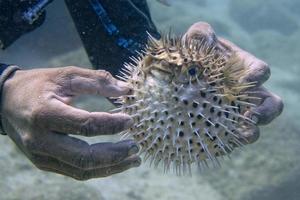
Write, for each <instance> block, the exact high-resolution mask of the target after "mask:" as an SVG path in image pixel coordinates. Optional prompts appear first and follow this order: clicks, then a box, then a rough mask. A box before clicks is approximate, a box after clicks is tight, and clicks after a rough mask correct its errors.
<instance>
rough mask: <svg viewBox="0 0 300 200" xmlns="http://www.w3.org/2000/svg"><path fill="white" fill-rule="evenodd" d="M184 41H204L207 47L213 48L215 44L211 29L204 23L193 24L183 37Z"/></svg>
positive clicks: (214, 36) (215, 39)
mask: <svg viewBox="0 0 300 200" xmlns="http://www.w3.org/2000/svg"><path fill="white" fill-rule="evenodd" d="M183 39H184V40H188V41H190V40H199V41H201V40H204V41H206V43H207V45H209V46H215V45H216V44H217V36H216V34H215V31H214V30H213V28H212V27H211V26H210V25H209V24H208V23H205V22H197V23H195V24H193V25H192V26H191V27H190V28H189V29H188V30H187V32H186V33H185V34H184V36H183Z"/></svg>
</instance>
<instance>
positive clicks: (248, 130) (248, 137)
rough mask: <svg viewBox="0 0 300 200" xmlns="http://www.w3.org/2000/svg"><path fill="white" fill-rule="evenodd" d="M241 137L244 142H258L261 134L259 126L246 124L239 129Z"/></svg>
mask: <svg viewBox="0 0 300 200" xmlns="http://www.w3.org/2000/svg"><path fill="white" fill-rule="evenodd" d="M239 133H240V136H241V138H240V139H239V140H240V142H242V143H243V144H252V143H254V142H256V141H257V140H258V138H259V136H260V131H259V127H258V126H256V125H249V124H247V125H244V126H243V127H242V128H240V129H239Z"/></svg>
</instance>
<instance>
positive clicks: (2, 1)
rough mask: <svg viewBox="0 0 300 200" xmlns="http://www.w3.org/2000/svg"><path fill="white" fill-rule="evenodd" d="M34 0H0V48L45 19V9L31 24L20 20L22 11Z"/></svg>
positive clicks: (37, 25)
mask: <svg viewBox="0 0 300 200" xmlns="http://www.w3.org/2000/svg"><path fill="white" fill-rule="evenodd" d="M33 2H34V1H21V0H0V48H1V49H5V48H7V47H8V46H10V45H11V44H12V43H13V42H14V41H16V40H17V39H18V38H19V37H21V36H22V35H24V34H26V33H28V32H30V31H32V30H34V29H36V28H37V27H39V26H40V25H42V24H43V22H44V21H45V11H44V12H43V13H42V14H41V15H40V16H39V18H38V19H37V20H36V21H34V23H32V24H28V23H26V22H25V21H24V20H22V15H21V14H22V12H23V11H25V10H26V8H27V7H28V6H30V4H31V3H33Z"/></svg>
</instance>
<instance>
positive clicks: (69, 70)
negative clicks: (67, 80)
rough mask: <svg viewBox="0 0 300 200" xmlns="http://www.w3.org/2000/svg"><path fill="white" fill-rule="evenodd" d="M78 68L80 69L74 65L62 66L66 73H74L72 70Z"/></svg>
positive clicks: (75, 70)
mask: <svg viewBox="0 0 300 200" xmlns="http://www.w3.org/2000/svg"><path fill="white" fill-rule="evenodd" d="M78 70H80V68H79V67H76V66H67V67H64V72H65V73H66V74H69V73H74V72H77V71H78Z"/></svg>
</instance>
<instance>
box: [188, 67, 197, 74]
mask: <svg viewBox="0 0 300 200" xmlns="http://www.w3.org/2000/svg"><path fill="white" fill-rule="evenodd" d="M188 74H189V75H190V76H195V75H196V74H197V66H196V65H192V66H190V68H189V69H188Z"/></svg>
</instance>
